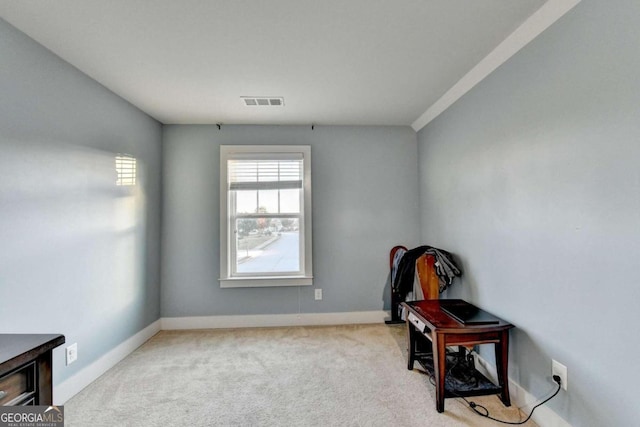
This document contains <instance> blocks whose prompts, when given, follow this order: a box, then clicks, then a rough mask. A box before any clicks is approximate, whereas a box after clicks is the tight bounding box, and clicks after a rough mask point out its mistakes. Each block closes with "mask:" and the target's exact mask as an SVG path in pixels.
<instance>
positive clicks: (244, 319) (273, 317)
mask: <svg viewBox="0 0 640 427" xmlns="http://www.w3.org/2000/svg"><path fill="white" fill-rule="evenodd" d="M386 317H389V312H387V311H382V310H380V311H353V312H345V313H295V314H252V315H231V316H200V317H163V318H162V319H160V321H161V328H162V330H177V329H220V328H257V327H273V326H316V325H351V324H363V323H383V322H384V319H385V318H386Z"/></svg>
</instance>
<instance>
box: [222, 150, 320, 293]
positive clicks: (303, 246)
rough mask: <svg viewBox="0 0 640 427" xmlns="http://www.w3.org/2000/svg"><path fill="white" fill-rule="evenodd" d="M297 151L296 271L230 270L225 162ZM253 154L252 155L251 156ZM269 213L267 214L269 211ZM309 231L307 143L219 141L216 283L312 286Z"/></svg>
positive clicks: (231, 231) (231, 237)
mask: <svg viewBox="0 0 640 427" xmlns="http://www.w3.org/2000/svg"><path fill="white" fill-rule="evenodd" d="M287 154H289V155H291V154H298V155H299V154H301V155H302V165H303V182H302V188H303V191H302V192H301V193H302V196H301V197H302V198H303V201H302V203H301V204H300V211H301V212H300V213H301V221H300V225H299V227H300V229H301V230H300V231H301V232H300V271H299V272H297V273H292V274H286V273H283V274H277V273H276V274H264V273H261V274H248V273H244V274H237V273H234V271H233V265H232V264H233V260H232V250H234V245H235V235H234V229H235V228H234V227H233V226H232V223H233V221H234V220H235V217H234V216H233V212H232V211H233V210H232V209H231V207H230V203H232V202H233V197H232V195H231V194H232V192H231V191H230V190H229V175H228V167H227V166H228V162H229V160H233V159H234V158H242V159H247V158H255V159H279V158H283V157H285V156H286V155H287ZM254 156H255V157H254ZM270 216H271V215H270ZM312 246H313V245H312V232H311V147H310V146H308V145H221V146H220V279H219V280H220V287H221V288H250V287H267V286H312V285H313V258H312Z"/></svg>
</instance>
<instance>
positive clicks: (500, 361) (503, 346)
mask: <svg viewBox="0 0 640 427" xmlns="http://www.w3.org/2000/svg"><path fill="white" fill-rule="evenodd" d="M495 348H496V371H497V372H498V385H499V386H500V387H501V388H502V391H501V392H500V400H502V403H504V406H511V398H510V397H509V369H508V367H509V366H508V365H509V331H508V330H506V331H502V332H500V342H498V343H496V345H495Z"/></svg>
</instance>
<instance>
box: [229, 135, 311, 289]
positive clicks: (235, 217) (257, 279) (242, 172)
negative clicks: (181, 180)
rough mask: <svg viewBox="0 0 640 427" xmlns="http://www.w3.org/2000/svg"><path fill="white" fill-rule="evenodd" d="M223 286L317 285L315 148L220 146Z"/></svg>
mask: <svg viewBox="0 0 640 427" xmlns="http://www.w3.org/2000/svg"><path fill="white" fill-rule="evenodd" d="M220 239H221V245H220V286H221V287H223V288H228V287H257V286H305V285H311V284H312V278H313V273H312V258H311V148H310V147H309V146H280V145H277V146H274V145H269V146H252V145H245V146H230V145H223V146H221V147H220Z"/></svg>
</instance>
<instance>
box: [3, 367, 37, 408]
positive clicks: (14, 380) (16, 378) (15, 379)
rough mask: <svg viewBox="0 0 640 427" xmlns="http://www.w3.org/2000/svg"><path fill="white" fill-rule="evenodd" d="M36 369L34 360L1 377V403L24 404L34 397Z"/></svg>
mask: <svg viewBox="0 0 640 427" xmlns="http://www.w3.org/2000/svg"><path fill="white" fill-rule="evenodd" d="M35 369H36V365H35V363H33V362H32V363H29V364H28V365H25V366H22V367H21V368H19V369H17V370H16V371H14V372H11V373H9V374H7V375H5V376H3V377H2V378H0V405H24V404H25V403H26V402H29V400H32V399H33V396H34V395H35V378H36V375H35V374H36V372H35Z"/></svg>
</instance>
